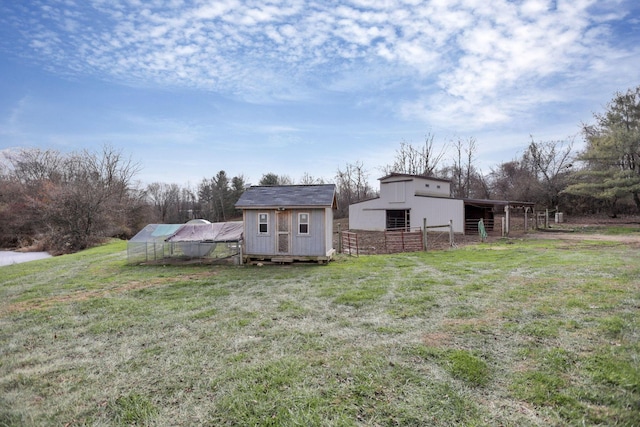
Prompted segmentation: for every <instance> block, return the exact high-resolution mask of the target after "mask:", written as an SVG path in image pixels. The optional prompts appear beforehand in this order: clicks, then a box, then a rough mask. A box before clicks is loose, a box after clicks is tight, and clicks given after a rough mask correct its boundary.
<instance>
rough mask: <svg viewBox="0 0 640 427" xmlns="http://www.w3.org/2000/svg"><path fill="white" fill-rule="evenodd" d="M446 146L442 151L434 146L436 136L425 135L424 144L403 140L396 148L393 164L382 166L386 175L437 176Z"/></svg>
mask: <svg viewBox="0 0 640 427" xmlns="http://www.w3.org/2000/svg"><path fill="white" fill-rule="evenodd" d="M445 149H446V146H443V147H442V148H441V149H440V151H436V148H435V147H434V136H433V135H431V134H429V135H427V136H426V137H425V141H424V145H421V146H414V145H412V144H409V143H407V142H401V143H400V148H399V149H397V150H396V156H395V159H394V161H393V163H392V164H390V165H387V166H384V167H383V168H382V170H383V172H384V173H385V174H386V175H389V174H391V173H406V174H409V175H422V176H435V174H436V171H437V170H438V165H439V163H440V161H441V160H442V158H443V157H444V154H445Z"/></svg>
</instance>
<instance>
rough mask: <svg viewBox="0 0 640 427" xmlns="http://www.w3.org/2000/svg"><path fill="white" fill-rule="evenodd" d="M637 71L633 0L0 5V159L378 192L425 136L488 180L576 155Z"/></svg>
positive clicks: (26, 1) (6, 1) (146, 178)
mask: <svg viewBox="0 0 640 427" xmlns="http://www.w3.org/2000/svg"><path fill="white" fill-rule="evenodd" d="M639 65H640V2H637V0H600V1H598V0H566V1H565V0H553V1H546V0H514V1H507V0H491V1H487V0H341V1H338V0H282V1H281V0H262V1H259V0H255V1H254V0H19V1H18V0H0V150H2V151H4V150H15V149H17V148H38V149H43V150H44V149H53V150H58V151H61V152H73V151H77V150H83V149H89V150H98V151H100V150H101V149H102V147H104V146H105V145H108V146H110V147H113V148H115V149H117V150H121V151H122V153H123V154H124V155H125V156H127V157H129V158H130V159H131V160H132V161H133V162H135V163H138V164H139V166H140V172H139V173H138V175H137V179H138V180H140V183H141V184H148V183H151V182H163V183H177V184H180V185H192V186H195V185H197V184H198V183H199V182H200V181H202V179H204V178H211V177H213V176H215V174H216V173H218V171H220V170H224V171H226V173H227V175H229V176H237V175H241V174H242V175H243V176H244V177H245V180H246V182H247V183H251V184H257V183H258V181H259V180H260V178H261V177H262V176H263V175H264V174H266V173H275V174H278V175H287V176H289V177H290V178H292V179H293V180H294V181H296V182H297V181H298V180H300V179H301V178H302V176H303V175H305V174H308V175H310V176H312V177H314V178H322V179H324V180H325V181H328V180H332V179H333V178H334V177H335V174H336V172H337V170H338V169H345V168H346V165H348V164H356V163H360V164H362V165H363V166H364V168H365V170H366V171H367V173H368V174H369V178H370V180H371V181H372V182H376V180H377V179H378V178H380V177H381V176H382V175H383V171H382V168H383V167H384V166H385V165H388V164H390V163H392V161H393V158H394V155H395V152H396V150H397V149H398V148H399V147H400V143H402V142H405V143H409V144H413V145H416V146H419V145H422V144H424V141H425V139H426V137H427V136H433V141H434V148H436V149H437V150H440V149H445V150H448V151H447V154H445V156H444V158H443V162H445V163H451V162H452V159H453V152H452V151H451V150H450V147H451V143H452V142H455V141H458V140H463V141H468V140H469V139H471V138H472V139H474V140H475V141H476V157H475V163H476V165H477V167H478V168H479V169H480V170H481V171H482V172H484V173H487V172H489V171H490V169H491V167H495V166H496V165H498V164H500V163H502V162H506V161H510V160H513V159H515V158H518V157H519V156H520V155H522V153H523V152H524V150H526V147H527V146H528V145H529V143H530V142H531V140H532V139H533V140H535V141H552V140H571V139H573V140H574V141H575V147H576V149H579V148H580V144H582V143H583V141H582V137H581V134H580V129H581V124H582V123H590V122H593V115H594V113H598V112H602V111H604V109H605V108H606V105H607V103H608V102H609V101H610V100H611V99H613V97H614V96H615V93H616V92H625V91H626V90H627V89H630V88H634V87H636V86H638V85H639V84H640V66H639ZM447 147H449V148H448V149H447ZM375 187H376V188H377V184H375Z"/></svg>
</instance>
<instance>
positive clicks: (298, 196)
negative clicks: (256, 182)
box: [236, 184, 336, 209]
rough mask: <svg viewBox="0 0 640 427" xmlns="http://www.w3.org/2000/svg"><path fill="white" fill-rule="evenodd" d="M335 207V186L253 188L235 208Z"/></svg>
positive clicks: (248, 190) (243, 194)
mask: <svg viewBox="0 0 640 427" xmlns="http://www.w3.org/2000/svg"><path fill="white" fill-rule="evenodd" d="M278 207H289V208H292V207H336V186H335V184H321V185H273V186H253V187H249V188H247V189H246V190H245V192H244V193H242V195H241V196H240V199H238V202H237V203H236V208H239V209H243V208H244V209H251V208H278Z"/></svg>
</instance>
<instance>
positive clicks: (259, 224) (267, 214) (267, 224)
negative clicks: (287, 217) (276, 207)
mask: <svg viewBox="0 0 640 427" xmlns="http://www.w3.org/2000/svg"><path fill="white" fill-rule="evenodd" d="M262 215H265V216H266V217H267V221H266V222H261V221H260V217H261V216H262ZM262 224H265V225H266V226H267V231H260V226H261V225H262ZM269 231H270V230H269V212H258V234H259V235H261V236H268V235H269Z"/></svg>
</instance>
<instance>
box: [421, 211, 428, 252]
mask: <svg viewBox="0 0 640 427" xmlns="http://www.w3.org/2000/svg"><path fill="white" fill-rule="evenodd" d="M422 250H424V251H426V250H427V218H422Z"/></svg>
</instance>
